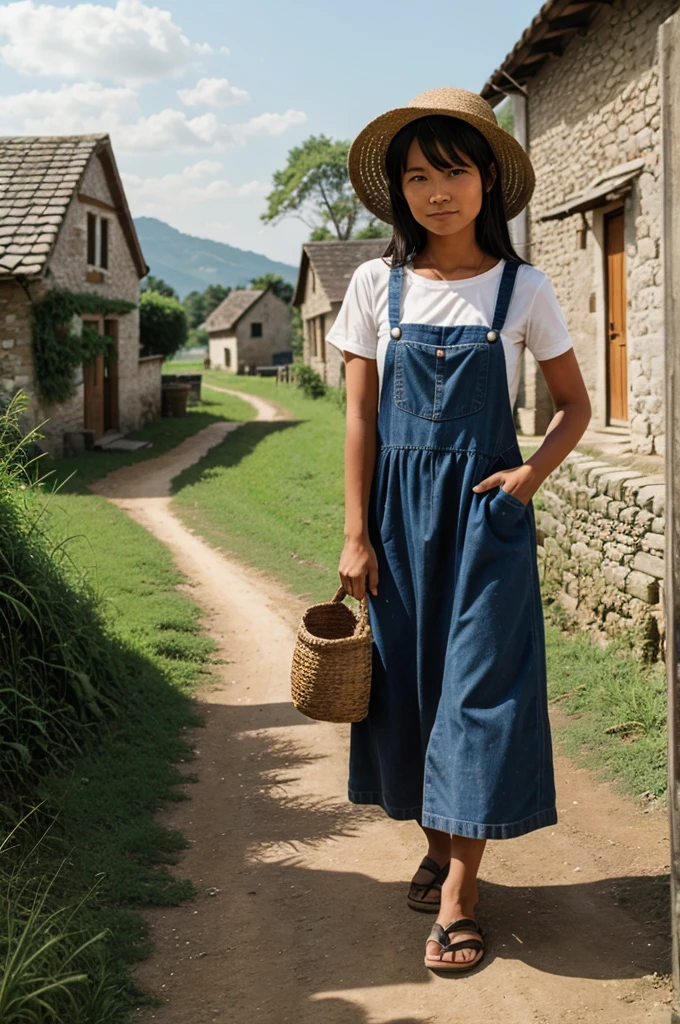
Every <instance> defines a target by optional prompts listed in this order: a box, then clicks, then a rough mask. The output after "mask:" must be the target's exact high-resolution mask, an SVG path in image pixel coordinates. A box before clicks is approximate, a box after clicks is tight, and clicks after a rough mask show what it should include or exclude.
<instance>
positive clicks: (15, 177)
mask: <svg viewBox="0 0 680 1024" xmlns="http://www.w3.org/2000/svg"><path fill="white" fill-rule="evenodd" d="M105 138H106V136H105V135H62V136H57V137H55V138H41V137H28V136H24V137H19V138H0V276H8V275H9V273H14V274H38V273H40V271H41V270H42V268H43V266H44V264H45V261H46V259H47V256H48V254H49V252H50V250H51V248H52V246H53V245H54V242H55V240H56V237H57V233H58V231H59V228H60V227H61V222H62V220H63V218H64V214H65V213H66V207H67V206H68V204H69V202H70V200H71V196H72V195H73V192H74V189H76V188H77V186H78V183H79V182H80V179H81V178H82V175H83V172H84V170H85V167H86V166H87V162H88V160H89V159H90V156H91V155H92V152H93V150H94V148H95V146H96V145H97V143H98V142H99V141H100V140H101V139H105Z"/></svg>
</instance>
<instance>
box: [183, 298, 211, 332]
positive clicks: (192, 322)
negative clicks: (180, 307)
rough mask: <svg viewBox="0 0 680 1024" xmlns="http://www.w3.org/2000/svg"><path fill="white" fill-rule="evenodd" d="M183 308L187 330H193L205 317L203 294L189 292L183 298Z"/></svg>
mask: <svg viewBox="0 0 680 1024" xmlns="http://www.w3.org/2000/svg"><path fill="white" fill-rule="evenodd" d="M184 310H185V312H186V315H187V323H188V324H189V330H190V331H193V330H195V328H197V327H198V325H199V324H202V323H203V321H204V320H205V317H206V312H205V296H204V295H203V293H202V292H197V291H193V292H189V294H188V295H187V296H186V298H185V299H184Z"/></svg>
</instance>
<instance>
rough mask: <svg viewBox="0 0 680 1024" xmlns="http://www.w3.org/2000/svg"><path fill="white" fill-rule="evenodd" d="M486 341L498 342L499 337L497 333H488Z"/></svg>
mask: <svg viewBox="0 0 680 1024" xmlns="http://www.w3.org/2000/svg"><path fill="white" fill-rule="evenodd" d="M486 340H487V341H497V340H498V335H497V334H496V332H495V331H487V332H486Z"/></svg>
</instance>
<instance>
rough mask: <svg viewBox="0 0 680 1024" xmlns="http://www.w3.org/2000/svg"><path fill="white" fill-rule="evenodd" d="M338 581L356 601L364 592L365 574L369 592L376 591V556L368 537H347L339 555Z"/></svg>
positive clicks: (374, 592) (375, 592) (373, 592)
mask: <svg viewBox="0 0 680 1024" xmlns="http://www.w3.org/2000/svg"><path fill="white" fill-rule="evenodd" d="M338 572H339V574H340V581H341V583H342V585H343V587H344V588H345V590H346V591H347V593H348V594H349V595H350V596H351V597H355V598H356V599H357V600H358V601H360V600H361V599H362V597H363V596H364V594H365V593H366V576H368V586H369V589H370V591H371V593H372V594H373V595H374V596H376V595H377V593H378V558H377V556H376V553H375V551H374V549H373V545H372V544H371V542H370V541H369V539H368V537H357V538H348V539H347V540H345V546H344V548H343V549H342V554H341V555H340V564H339V566H338Z"/></svg>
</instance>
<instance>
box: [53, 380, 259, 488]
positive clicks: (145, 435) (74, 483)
mask: <svg viewBox="0 0 680 1024" xmlns="http://www.w3.org/2000/svg"><path fill="white" fill-rule="evenodd" d="M174 366H176V364H172V363H170V364H166V365H164V366H163V371H164V372H167V373H174V372H176V370H175V369H173V368H172V367H174ZM192 367H193V364H192ZM187 372H189V371H187ZM201 398H202V401H201V402H198V403H196V404H195V405H190V406H188V407H187V415H186V416H178V417H172V416H168V417H165V416H164V417H158V419H156V420H154V421H153V422H152V423H150V424H148V426H146V427H142V428H141V429H140V430H134V431H131V432H130V433H128V434H126V435H125V437H126V438H127V439H129V440H132V441H152V442H153V444H152V447H150V448H139V449H137V451H133V452H120V451H118V452H116V451H112V452H107V451H88V452H82V453H80V454H79V455H72V456H70V457H68V458H64V459H51V458H49V457H48V456H45V457H44V458H42V459H41V460H40V469H41V473H47V472H49V473H50V474H51V475H50V477H49V478H48V480H47V481H46V484H45V486H46V488H51V487H53V486H55V484H56V485H58V486H61V487H62V488H63V490H64V492H66V493H76V494H83V493H85V492H86V491H87V485H88V483H91V482H92V481H93V480H99V479H100V478H101V477H103V476H106V474H107V473H110V472H112V471H113V470H114V469H118V468H119V467H120V466H129V465H131V464H132V463H135V462H143V461H145V460H146V459H155V458H156V457H157V456H158V455H162V454H163V452H166V451H168V449H170V448H174V447H176V445H178V444H181V442H182V441H184V439H185V438H187V437H191V436H193V435H194V434H197V433H198V431H199V430H203V428H204V427H208V426H210V424H211V423H216V422H218V421H220V420H238V421H245V420H249V419H252V418H253V416H254V415H255V411H254V409H253V407H252V406H250V405H248V404H247V403H246V402H242V401H241V400H240V399H239V398H232V397H231V395H223V394H220V393H219V392H218V391H211V392H206V393H205V394H203V395H202V396H201ZM68 477H71V479H68Z"/></svg>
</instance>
